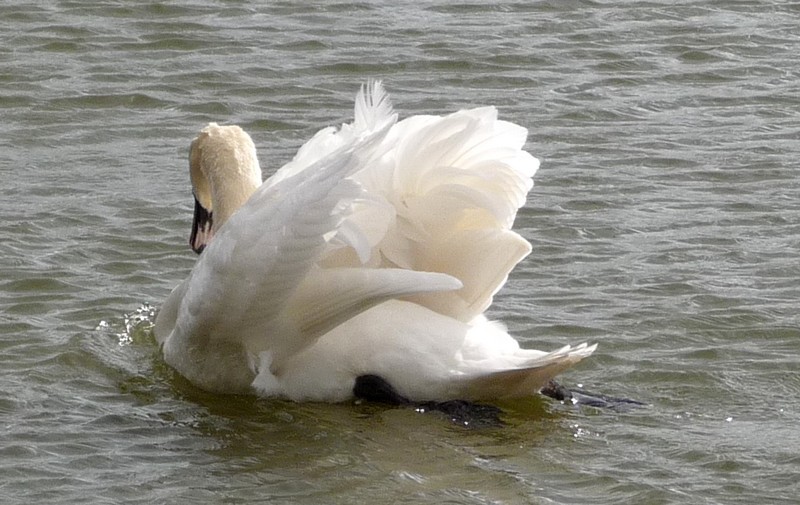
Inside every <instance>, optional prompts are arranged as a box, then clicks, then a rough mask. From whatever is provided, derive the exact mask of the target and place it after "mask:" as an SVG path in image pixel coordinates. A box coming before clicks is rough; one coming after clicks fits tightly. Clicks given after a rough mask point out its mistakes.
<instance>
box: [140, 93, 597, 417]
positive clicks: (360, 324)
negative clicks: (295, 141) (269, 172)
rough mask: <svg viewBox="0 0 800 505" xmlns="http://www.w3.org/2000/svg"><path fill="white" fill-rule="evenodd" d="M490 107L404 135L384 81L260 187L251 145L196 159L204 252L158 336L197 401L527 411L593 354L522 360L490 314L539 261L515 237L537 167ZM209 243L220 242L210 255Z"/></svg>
mask: <svg viewBox="0 0 800 505" xmlns="http://www.w3.org/2000/svg"><path fill="white" fill-rule="evenodd" d="M526 136H527V131H526V130H525V129H524V128H522V127H519V126H517V125H514V124H511V123H508V122H504V121H500V120H498V119H497V111H496V110H495V109H494V108H493V107H485V108H477V109H472V110H462V111H460V112H456V113H454V114H451V115H448V116H444V117H439V116H414V117H411V118H408V119H406V120H403V121H400V122H397V116H396V114H394V113H393V112H392V107H391V105H390V103H389V99H388V96H387V95H386V94H385V92H384V90H383V88H382V86H381V84H380V82H371V83H369V84H368V85H367V86H365V87H362V89H361V91H360V92H359V94H358V96H357V98H356V104H355V119H354V121H353V123H351V124H346V125H343V126H342V127H341V128H339V129H336V128H326V129H323V130H321V131H320V132H318V133H317V134H316V135H315V136H314V137H313V138H312V139H311V140H310V141H308V142H307V143H306V144H305V145H304V146H303V147H301V148H300V150H299V151H298V153H297V155H296V156H295V158H294V159H293V160H292V161H291V162H290V163H288V164H287V165H285V166H284V167H282V168H281V169H280V170H278V171H277V172H276V173H275V174H274V175H273V176H272V177H270V178H269V179H267V180H266V181H265V182H264V183H263V184H262V183H261V170H260V168H259V164H258V160H257V158H256V152H255V147H254V145H253V142H252V141H251V140H250V137H249V136H248V135H247V134H246V133H245V132H244V131H243V130H241V129H240V128H239V127H237V126H218V125H217V124H215V123H211V124H209V125H208V126H207V127H206V128H204V129H203V130H202V131H201V132H200V134H199V136H198V137H197V138H196V139H195V140H194V141H193V142H192V145H191V150H190V169H191V179H192V183H193V187H194V195H195V198H196V211H195V223H194V229H193V233H192V237H191V242H192V247H193V248H194V249H195V250H196V251H198V252H199V251H203V252H202V254H201V255H200V257H199V259H198V261H197V263H196V265H195V266H194V269H193V270H192V272H191V274H190V275H189V277H188V278H187V279H186V280H185V281H183V283H181V284H180V285H179V286H177V287H176V288H175V290H174V291H173V292H172V293H171V294H170V296H169V297H168V298H167V300H166V301H165V303H164V305H163V307H162V308H161V310H160V312H159V314H158V316H157V319H156V325H155V330H154V331H155V335H156V338H157V341H158V342H159V344H160V345H161V347H162V350H163V355H164V359H165V360H166V362H167V363H168V364H170V365H171V366H172V367H174V368H175V369H176V370H177V371H178V372H180V373H181V374H182V375H184V376H185V377H186V378H188V379H189V380H190V381H191V382H193V383H194V384H195V385H197V386H199V387H201V388H204V389H206V390H209V391H215V392H221V393H248V392H249V393H256V394H259V395H262V396H268V397H283V398H289V399H292V400H296V401H306V400H312V401H330V402H338V401H343V400H347V399H350V398H353V396H354V386H355V385H356V381H357V379H358V378H360V377H365V376H370V377H374V376H377V377H379V378H380V379H381V380H382V381H383V382H385V383H388V385H389V387H391V388H392V389H393V390H394V391H395V392H397V393H398V394H399V395H402V397H404V398H409V399H413V400H416V401H425V400H448V399H463V400H494V399H501V398H511V397H522V396H530V395H533V394H535V393H537V392H538V391H539V389H540V388H541V387H542V385H543V384H544V383H545V382H547V381H548V380H549V379H551V378H552V377H553V376H555V375H556V374H558V373H559V372H561V371H563V370H564V369H566V368H568V367H570V366H571V365H573V364H575V363H577V362H578V361H580V360H581V359H583V358H585V357H586V356H588V355H590V354H591V353H592V352H593V351H594V349H595V347H596V346H594V345H593V346H587V345H586V344H581V345H579V346H577V347H570V346H566V347H564V348H562V349H558V350H556V351H554V352H551V353H546V352H542V351H537V350H526V349H520V347H519V345H518V343H517V341H516V340H514V338H512V337H511V336H510V335H508V333H506V331H505V329H504V327H503V326H502V325H501V324H499V323H495V322H490V321H489V320H487V319H486V317H484V315H483V312H484V311H485V310H486V308H487V307H489V305H490V304H491V301H492V296H493V295H494V294H495V293H496V292H497V290H498V289H500V287H501V286H502V285H503V283H504V282H505V280H506V278H507V275H508V273H509V272H510V271H511V270H512V269H513V267H514V266H515V265H516V264H517V262H519V261H520V260H521V259H522V258H523V257H525V256H526V255H527V254H528V253H529V252H530V245H529V244H528V242H527V241H526V240H524V239H523V238H522V237H521V236H519V235H518V234H517V233H515V232H513V231H511V226H512V223H513V221H514V218H515V216H516V212H517V209H518V208H519V207H521V206H522V205H523V204H524V203H525V198H526V195H527V193H528V191H529V190H530V188H531V187H532V185H533V183H532V180H531V178H532V176H533V174H534V172H535V171H536V169H537V168H538V160H536V158H534V157H532V156H531V155H530V154H528V153H527V152H525V151H523V150H522V147H523V144H524V142H525V139H526ZM212 237H213V240H212Z"/></svg>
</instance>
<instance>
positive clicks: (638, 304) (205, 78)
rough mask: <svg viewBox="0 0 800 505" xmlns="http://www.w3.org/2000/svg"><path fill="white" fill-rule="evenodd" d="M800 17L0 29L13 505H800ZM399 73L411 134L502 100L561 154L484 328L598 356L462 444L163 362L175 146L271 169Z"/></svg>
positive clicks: (90, 22) (0, 331) (7, 490)
mask: <svg viewBox="0 0 800 505" xmlns="http://www.w3.org/2000/svg"><path fill="white" fill-rule="evenodd" d="M799 24H800V9H799V8H798V6H797V4H796V3H790V2H772V3H765V2H756V1H749V0H742V1H738V2H717V1H710V0H706V1H702V0H696V1H683V2H657V1H654V2H647V3H642V2H636V3H634V2H621V1H616V0H610V1H607V2H592V1H579V0H575V1H558V2H519V3H517V2H510V1H498V2H494V3H492V4H489V5H486V4H484V3H481V2H474V3H473V2H467V3H458V4H456V3H450V2H435V1H423V2H377V1H376V2H361V3H328V2H319V3H315V4H312V3H305V4H304V5H303V6H300V5H297V4H296V3H293V2H283V3H270V4H269V5H260V4H250V3H244V2H227V1H226V2H212V1H210V0H196V1H194V2H192V3H183V4H182V5H181V6H178V5H177V4H175V3H145V2H138V3H136V2H113V1H105V2H82V1H79V0H78V1H59V2H35V1H27V2H25V1H15V2H10V3H9V2H7V3H4V4H3V6H1V7H0V40H1V41H2V43H1V44H0V86H2V88H1V89H2V92H1V93H0V115H1V117H2V119H3V120H2V122H1V123H0V143H1V144H2V146H1V147H0V153H2V155H0V181H2V184H0V238H2V240H0V268H1V269H2V275H1V276H0V351H1V352H0V426H2V428H1V429H2V432H0V433H2V434H1V435H0V440H1V441H2V442H0V456H1V457H0V501H2V503H4V504H29V503H40V504H43V503H59V504H69V503H81V504H86V503H92V504H95V503H114V504H119V503H126V504H136V503H264V502H270V503H293V504H297V503H359V502H370V503H437V504H438V503H459V504H476V503H709V504H711V503H725V504H727V503H748V504H749V503H797V496H798V495H799V494H800V486H798V484H797V475H798V471H800V457H799V456H798V453H800V432H798V430H797V426H798V421H800V401H798V400H797V397H798V394H800V373H798V372H800V358H798V355H800V338H798V337H800V321H799V320H798V315H797V311H798V298H799V297H800V288H798V281H797V279H798V278H800V261H798V258H797V256H798V246H800V205H799V204H798V202H799V201H800V198H799V197H800V182H798V176H797V157H798V154H799V153H800V140H798V139H800V98H799V97H800V85H798V82H800V71H798V68H799V67H798V66H797V56H796V55H797V54H798V53H799V52H800V35H798V32H797V26H798V25H799ZM368 77H382V78H383V79H384V80H385V82H386V85H387V87H388V88H389V90H390V91H391V92H392V96H393V98H394V101H395V104H396V106H397V109H398V110H399V111H400V112H401V113H402V115H404V116H406V115H410V114H418V113H443V112H447V111H452V110H456V109H458V108H463V107H469V106H473V105H479V104H481V105H482V104H494V105H497V106H498V107H499V108H500V110H501V114H502V115H503V117H505V118H507V119H510V120H512V121H515V122H518V123H520V124H523V125H525V126H527V127H528V128H529V129H530V132H531V139H530V144H529V149H530V150H531V151H532V152H533V153H534V154H535V155H537V156H538V157H540V158H541V159H542V161H543V166H542V169H541V170H540V172H539V173H538V175H537V179H536V186H535V188H534V190H533V193H532V195H531V197H530V200H529V203H528V205H527V206H526V207H525V208H524V209H523V210H522V212H521V214H520V217H519V219H518V224H517V226H518V228H519V229H520V230H521V231H522V233H523V234H524V235H525V236H526V237H527V238H528V239H530V240H531V242H532V243H533V244H534V253H533V254H532V256H531V257H530V258H529V259H527V260H526V261H525V262H524V263H523V264H522V265H520V267H519V268H518V270H517V271H516V272H515V273H514V275H513V278H512V280H511V281H510V282H509V284H508V286H507V288H506V289H505V290H504V291H503V292H502V293H501V295H500V296H498V297H497V299H496V305H495V306H494V308H493V312H492V315H493V316H495V317H498V318H502V319H504V320H505V321H507V322H508V323H509V326H510V328H511V330H512V331H513V332H514V333H515V334H516V335H518V336H519V338H520V340H522V341H523V342H524V343H525V344H526V345H529V346H532V347H537V348H552V347H556V346H559V345H562V344H565V343H577V342H581V341H587V340H588V341H597V342H599V343H600V347H599V349H598V351H597V352H596V354H595V355H594V356H593V357H592V359H591V360H589V361H586V362H584V363H582V364H581V365H580V366H579V367H577V368H576V369H574V370H571V371H570V372H569V373H567V374H565V375H564V376H563V377H562V380H563V381H564V382H566V383H568V384H582V385H584V386H585V387H586V388H587V389H591V390H597V391H601V392H604V393H607V394H614V395H619V396H628V397H632V398H636V399H639V400H642V401H644V402H647V403H648V404H649V406H648V407H646V408H642V409H635V410H630V411H600V410H596V409H591V408H585V409H575V408H573V407H571V406H568V405H559V404H557V403H555V402H549V401H539V400H531V401H530V402H517V403H514V404H510V405H505V406H504V407H505V410H506V415H505V420H506V422H507V426H506V427H504V428H502V429H489V430H466V429H464V428H462V427H458V426H454V425H452V424H450V423H448V422H447V421H446V420H444V419H441V418H439V417H436V416H432V415H424V414H420V413H417V412H413V411H407V410H403V409H385V408H380V407H375V406H370V405H296V404H292V403H287V402H277V401H265V400H257V399H254V398H247V397H236V398H221V397H216V396H213V395H207V394H205V393H202V392H200V391H197V390H196V389H194V388H192V387H191V386H190V385H188V384H186V383H185V381H183V380H182V379H181V378H180V377H177V376H175V374H174V373H173V372H172V371H171V370H170V369H169V368H168V367H167V366H165V365H164V364H163V362H161V361H160V359H159V357H158V352H157V349H156V348H155V345H154V342H153V339H152V336H151V334H150V332H149V325H150V323H151V321H152V317H153V310H154V308H155V307H157V306H158V304H159V303H160V301H161V300H162V299H163V298H164V297H165V296H166V295H167V293H168V292H169V290H170V289H171V287H172V286H173V285H174V284H175V283H176V282H178V281H179V280H180V279H182V278H184V276H185V275H186V274H187V272H188V270H189V269H190V268H191V265H192V262H193V260H194V258H193V255H192V254H191V253H190V252H189V250H188V248H187V235H188V228H189V223H190V218H191V206H190V203H191V200H190V193H189V186H188V176H187V172H188V171H187V162H186V153H187V149H188V143H189V141H190V140H191V139H192V138H193V136H194V135H195V133H196V132H197V131H198V129H199V128H201V127H202V126H203V125H204V124H205V123H206V122H208V121H212V120H214V121H221V122H232V123H238V124H240V125H242V126H243V127H244V128H245V129H246V130H248V131H249V132H250V133H251V134H252V136H253V137H254V139H255V141H256V144H257V146H258V148H259V152H260V156H261V159H262V164H263V165H264V166H265V167H266V168H267V170H268V171H272V170H274V169H275V168H277V167H278V166H280V165H281V164H282V163H284V162H286V161H288V159H290V158H291V156H292V154H293V152H294V150H295V149H297V147H298V146H299V145H300V144H301V143H302V141H303V140H305V139H307V138H309V137H310V136H311V135H312V134H313V132H315V131H316V129H318V128H320V127H322V126H326V125H329V124H337V123H341V122H343V121H347V120H349V118H350V114H351V112H350V108H351V102H352V96H353V94H354V92H355V90H356V88H357V87H358V85H359V84H360V83H361V82H362V81H363V80H364V79H366V78H368Z"/></svg>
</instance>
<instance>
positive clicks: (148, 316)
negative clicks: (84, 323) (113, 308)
mask: <svg viewBox="0 0 800 505" xmlns="http://www.w3.org/2000/svg"><path fill="white" fill-rule="evenodd" d="M155 318H156V309H155V307H153V306H152V305H150V304H149V303H144V304H142V305H141V306H139V308H137V309H136V310H134V311H133V312H132V313H125V314H123V315H122V324H121V327H120V329H121V331H118V332H115V331H114V330H115V326H116V325H114V324H112V323H109V322H108V321H105V320H101V321H100V322H99V323H98V324H97V327H96V328H95V330H97V331H102V332H108V333H112V334H113V335H114V336H115V337H116V338H117V340H118V342H119V345H120V346H125V345H130V344H134V343H139V342H144V341H149V340H151V339H152V329H153V326H154V325H155Z"/></svg>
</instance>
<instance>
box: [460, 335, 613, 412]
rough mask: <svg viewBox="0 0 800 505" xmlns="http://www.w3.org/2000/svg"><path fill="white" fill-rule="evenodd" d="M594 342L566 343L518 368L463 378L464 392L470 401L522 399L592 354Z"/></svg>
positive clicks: (595, 345)
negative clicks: (568, 344) (592, 343)
mask: <svg viewBox="0 0 800 505" xmlns="http://www.w3.org/2000/svg"><path fill="white" fill-rule="evenodd" d="M596 348H597V344H594V345H587V344H580V345H578V346H576V347H571V346H565V347H563V348H561V349H559V350H557V351H554V352H551V353H548V354H545V355H543V356H540V357H538V358H534V359H533V360H531V361H530V362H529V363H527V364H525V365H523V366H521V367H520V368H513V369H509V370H501V371H497V372H491V373H487V374H481V375H477V376H473V377H469V378H466V379H463V382H464V384H463V394H464V395H465V397H466V398H469V399H471V400H498V399H512V398H524V397H530V396H531V395H533V394H535V393H538V392H539V390H540V389H542V387H543V386H544V385H545V384H547V383H548V382H549V381H550V380H552V379H553V378H554V377H555V376H556V375H558V374H560V373H561V372H563V371H565V370H566V369H568V368H570V367H572V366H574V365H575V364H577V363H578V362H580V361H581V360H582V359H584V358H586V357H588V356H589V355H591V354H592V353H593V352H594V350H595V349H596Z"/></svg>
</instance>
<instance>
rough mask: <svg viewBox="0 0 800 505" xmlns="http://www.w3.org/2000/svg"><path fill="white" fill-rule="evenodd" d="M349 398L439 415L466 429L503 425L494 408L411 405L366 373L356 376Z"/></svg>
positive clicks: (454, 403)
mask: <svg viewBox="0 0 800 505" xmlns="http://www.w3.org/2000/svg"><path fill="white" fill-rule="evenodd" d="M353 395H354V396H355V397H356V398H358V399H360V400H366V401H369V402H374V403H384V404H388V405H398V406H400V405H403V406H410V407H414V409H416V410H417V411H418V412H440V413H443V414H445V415H446V416H447V417H448V418H449V419H450V421H451V422H453V423H456V424H458V425H461V426H464V427H468V428H491V427H497V426H502V425H503V421H502V420H501V419H500V414H501V413H502V410H500V409H499V408H498V407H495V406H494V405H485V404H480V403H473V402H469V401H465V400H449V401H444V402H433V401H431V402H412V401H411V400H409V399H408V398H406V397H405V396H403V395H401V394H400V393H398V392H397V390H396V389H395V388H394V387H393V386H392V385H391V384H389V382H387V381H386V380H385V379H384V378H383V377H380V376H378V375H372V374H368V375H360V376H358V377H356V383H355V385H354V386H353Z"/></svg>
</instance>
